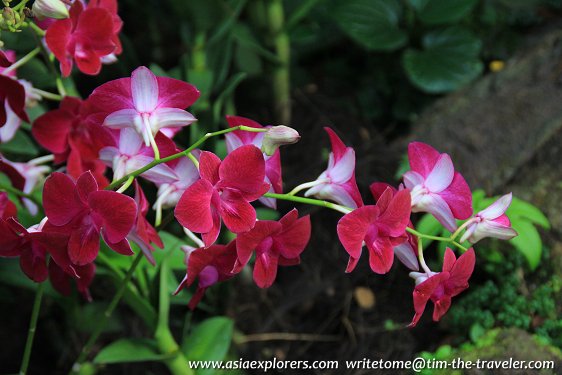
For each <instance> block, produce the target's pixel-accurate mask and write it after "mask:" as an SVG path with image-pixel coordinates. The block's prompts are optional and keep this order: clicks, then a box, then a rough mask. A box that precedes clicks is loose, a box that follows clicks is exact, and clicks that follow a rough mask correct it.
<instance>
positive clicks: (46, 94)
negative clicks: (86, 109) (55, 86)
mask: <svg viewBox="0 0 562 375" xmlns="http://www.w3.org/2000/svg"><path fill="white" fill-rule="evenodd" d="M33 92H35V93H37V94H39V95H41V97H43V98H45V99H50V100H56V101H59V102H60V101H61V100H62V96H61V95H59V94H54V93H52V92H48V91H43V90H40V89H36V88H35V87H34V88H33Z"/></svg>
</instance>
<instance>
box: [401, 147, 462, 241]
mask: <svg viewBox="0 0 562 375" xmlns="http://www.w3.org/2000/svg"><path fill="white" fill-rule="evenodd" d="M408 158H409V161H410V168H411V170H410V171H408V172H406V173H405V174H404V185H405V186H406V188H408V189H410V191H411V192H412V212H429V213H430V214H432V215H433V216H435V218H436V219H437V220H438V221H439V222H440V223H441V224H442V225H443V226H444V227H445V228H446V229H447V230H449V231H450V232H454V231H455V229H456V228H457V223H456V221H455V219H459V220H464V219H468V218H469V217H470V216H471V215H472V193H471V192H470V188H469V187H468V184H467V183H466V181H465V180H464V178H463V177H462V176H461V174H460V173H458V172H455V169H454V167H453V162H452V161H451V157H450V156H449V155H447V154H440V153H439V152H438V151H437V150H435V149H434V148H433V147H431V146H429V145H426V144H425V143H421V142H412V143H410V144H409V145H408Z"/></svg>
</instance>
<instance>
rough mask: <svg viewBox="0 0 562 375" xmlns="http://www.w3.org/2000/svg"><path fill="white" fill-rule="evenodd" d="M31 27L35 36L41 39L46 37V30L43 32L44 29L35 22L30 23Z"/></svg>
mask: <svg viewBox="0 0 562 375" xmlns="http://www.w3.org/2000/svg"><path fill="white" fill-rule="evenodd" d="M29 27H31V28H32V29H33V31H35V34H37V35H38V36H40V37H44V36H45V30H43V29H42V28H40V27H39V26H37V25H36V24H35V22H30V23H29Z"/></svg>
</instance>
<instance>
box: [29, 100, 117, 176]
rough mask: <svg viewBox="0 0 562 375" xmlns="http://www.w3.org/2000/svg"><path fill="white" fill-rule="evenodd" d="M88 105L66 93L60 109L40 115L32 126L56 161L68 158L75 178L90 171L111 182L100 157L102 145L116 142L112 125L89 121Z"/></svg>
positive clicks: (37, 136) (63, 160)
mask: <svg viewBox="0 0 562 375" xmlns="http://www.w3.org/2000/svg"><path fill="white" fill-rule="evenodd" d="M86 113H88V106H87V103H86V102H83V101H82V100H80V99H79V98H74V97H71V96H65V97H64V98H63V100H62V102H61V104H60V107H59V108H58V109H55V110H53V111H49V112H47V113H44V114H43V115H41V116H39V117H38V118H37V119H36V120H35V121H34V122H33V127H32V128H31V133H32V134H33V137H34V138H35V139H36V140H37V142H38V143H39V144H40V145H41V146H43V147H45V148H46V149H47V150H49V151H50V152H52V153H53V154H54V155H55V160H54V161H55V164H59V163H64V162H66V163H67V164H66V169H67V172H68V174H69V175H70V176H72V177H73V178H78V177H80V176H81V175H82V174H83V173H84V172H86V171H90V172H91V173H92V174H93V175H94V177H95V179H96V181H97V183H98V185H100V186H101V187H104V186H106V185H107V184H108V181H107V178H106V177H105V176H104V171H105V164H104V163H103V162H102V161H100V160H99V159H98V158H99V152H100V150H101V149H102V148H103V147H106V146H111V145H114V144H115V141H114V138H113V135H112V134H111V131H110V130H109V129H106V128H104V127H102V126H101V125H99V124H95V123H92V122H88V121H86V119H85V117H86Z"/></svg>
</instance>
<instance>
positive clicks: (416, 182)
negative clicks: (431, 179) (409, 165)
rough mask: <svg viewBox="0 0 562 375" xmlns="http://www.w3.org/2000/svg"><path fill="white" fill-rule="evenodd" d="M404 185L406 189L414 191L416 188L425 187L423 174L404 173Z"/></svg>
mask: <svg viewBox="0 0 562 375" xmlns="http://www.w3.org/2000/svg"><path fill="white" fill-rule="evenodd" d="M403 178H404V185H405V186H406V188H408V189H410V190H412V189H413V188H414V187H415V186H420V185H423V182H424V178H423V176H422V175H421V174H419V173H418V172H414V171H408V172H406V173H404V176H403Z"/></svg>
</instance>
